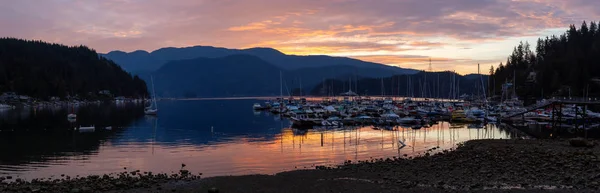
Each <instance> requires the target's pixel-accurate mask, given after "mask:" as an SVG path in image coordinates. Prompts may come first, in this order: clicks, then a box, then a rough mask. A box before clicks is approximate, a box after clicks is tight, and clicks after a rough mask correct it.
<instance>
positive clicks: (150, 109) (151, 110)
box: [144, 76, 158, 115]
mask: <svg viewBox="0 0 600 193" xmlns="http://www.w3.org/2000/svg"><path fill="white" fill-rule="evenodd" d="M150 80H151V82H152V102H151V103H150V106H149V107H146V108H145V109H144V113H145V114H146V115H156V114H157V113H158V105H156V92H155V90H154V78H153V77H152V76H150Z"/></svg>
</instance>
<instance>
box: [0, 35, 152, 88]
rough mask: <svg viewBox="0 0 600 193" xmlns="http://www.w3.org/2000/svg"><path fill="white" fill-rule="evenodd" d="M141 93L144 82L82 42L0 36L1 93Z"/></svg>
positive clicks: (144, 86)
mask: <svg viewBox="0 0 600 193" xmlns="http://www.w3.org/2000/svg"><path fill="white" fill-rule="evenodd" d="M101 91H104V92H102V93H104V94H107V92H106V91H110V95H112V96H126V97H144V96H147V95H148V91H147V88H146V83H145V82H144V81H143V80H141V79H140V78H138V77H137V76H132V75H131V74H129V73H127V72H125V71H123V69H121V67H120V66H119V65H117V64H115V63H114V62H112V61H111V60H108V59H106V58H103V57H101V56H99V55H98V54H97V53H96V51H94V50H92V49H90V48H87V47H85V46H74V47H69V46H64V45H59V44H50V43H46V42H42V41H30V40H21V39H15V38H0V94H1V93H4V92H15V93H17V94H19V95H27V96H31V97H35V98H39V99H48V98H49V97H53V96H56V97H61V98H65V97H67V96H79V97H80V98H93V97H96V96H97V95H99V93H101Z"/></svg>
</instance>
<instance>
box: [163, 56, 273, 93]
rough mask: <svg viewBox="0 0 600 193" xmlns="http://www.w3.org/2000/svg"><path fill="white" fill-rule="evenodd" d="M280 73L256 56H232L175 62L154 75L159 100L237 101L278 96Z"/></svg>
mask: <svg viewBox="0 0 600 193" xmlns="http://www.w3.org/2000/svg"><path fill="white" fill-rule="evenodd" d="M249 72H250V73H249ZM254 72H255V73H254ZM280 72H282V70H281V69H279V68H278V67H276V66H274V65H272V64H270V63H268V62H266V61H264V60H262V59H260V58H258V57H256V56H251V55H230V56H225V57H222V58H195V59H190V60H177V61H172V62H169V63H167V64H166V65H164V66H162V67H161V68H160V69H158V70H157V71H156V72H154V73H153V74H154V77H155V78H154V82H155V87H156V92H157V95H158V96H162V97H183V96H186V97H225V96H227V97H234V96H265V95H279V90H280V86H279V85H280V84H279V82H280V81H279V73H280Z"/></svg>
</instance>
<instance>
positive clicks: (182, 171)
mask: <svg viewBox="0 0 600 193" xmlns="http://www.w3.org/2000/svg"><path fill="white" fill-rule="evenodd" d="M179 173H181V175H188V174H190V171H188V170H179Z"/></svg>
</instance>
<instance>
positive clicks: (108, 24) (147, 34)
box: [0, 0, 600, 74]
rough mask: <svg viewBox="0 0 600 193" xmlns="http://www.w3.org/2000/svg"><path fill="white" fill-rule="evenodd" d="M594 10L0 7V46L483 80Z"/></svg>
mask: <svg viewBox="0 0 600 193" xmlns="http://www.w3.org/2000/svg"><path fill="white" fill-rule="evenodd" d="M597 7H600V1H598V0H2V2H1V6H0V26H2V27H1V28H0V36H2V37H16V38H24V39H38V40H43V41H47V42H54V43H61V44H66V45H86V46H89V47H91V48H93V49H95V50H97V51H98V52H101V53H107V52H109V51H112V50H122V51H127V52H130V51H135V50H147V51H153V50H156V49H159V48H162V47H187V46H194V45H205V46H216V47H226V48H250V47H272V48H275V49H278V50H280V51H281V52H283V53H286V54H295V55H332V56H345V57H352V58H357V59H361V60H365V61H372V62H378V63H383V64H387V65H393V66H399V67H403V68H413V69H419V70H428V69H429V65H428V64H429V60H430V59H431V63H432V65H431V66H432V70H434V71H440V70H454V71H456V72H458V73H461V74H467V73H477V64H478V63H479V64H481V72H482V73H487V72H488V71H489V68H490V66H491V65H494V66H497V65H498V64H499V63H500V62H505V61H506V58H507V56H508V55H509V54H510V53H511V52H512V50H513V47H514V46H516V45H517V44H518V43H519V42H520V41H529V42H530V43H531V44H532V45H534V46H535V40H536V39H537V38H538V37H543V36H548V35H552V34H562V33H563V32H564V31H566V29H567V28H568V26H569V25H570V24H576V25H577V26H579V25H580V24H581V23H582V22H583V21H584V20H585V21H588V22H589V21H594V20H595V19H596V18H598V19H600V9H598V8H597Z"/></svg>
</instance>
